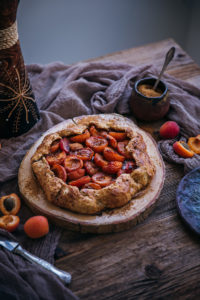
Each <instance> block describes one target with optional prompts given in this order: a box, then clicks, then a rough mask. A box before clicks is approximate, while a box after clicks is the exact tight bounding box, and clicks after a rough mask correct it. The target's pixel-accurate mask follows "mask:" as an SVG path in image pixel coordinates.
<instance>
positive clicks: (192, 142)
mask: <svg viewBox="0 0 200 300" xmlns="http://www.w3.org/2000/svg"><path fill="white" fill-rule="evenodd" d="M188 146H189V147H190V149H191V150H192V151H193V152H195V153H196V154H200V134H199V135H197V136H196V137H190V138H189V139H188Z"/></svg>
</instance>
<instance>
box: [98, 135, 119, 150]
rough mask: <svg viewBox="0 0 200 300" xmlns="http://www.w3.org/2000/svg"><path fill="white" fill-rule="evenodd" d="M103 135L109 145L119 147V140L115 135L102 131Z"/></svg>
mask: <svg viewBox="0 0 200 300" xmlns="http://www.w3.org/2000/svg"><path fill="white" fill-rule="evenodd" d="M101 135H102V136H103V137H104V138H106V139H107V141H108V144H109V146H111V147H112V148H117V141H116V139H115V138H114V137H113V136H111V135H110V134H108V133H107V132H106V131H102V132H101Z"/></svg>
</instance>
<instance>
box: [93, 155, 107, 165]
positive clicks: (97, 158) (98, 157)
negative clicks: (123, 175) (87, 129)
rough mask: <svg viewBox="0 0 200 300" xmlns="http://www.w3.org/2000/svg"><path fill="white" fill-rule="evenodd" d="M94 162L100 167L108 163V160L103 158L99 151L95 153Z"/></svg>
mask: <svg viewBox="0 0 200 300" xmlns="http://www.w3.org/2000/svg"><path fill="white" fill-rule="evenodd" d="M94 162H95V164H96V165H97V166H98V167H100V168H102V167H103V166H106V165H107V164H108V162H107V161H106V160H104V159H103V156H102V155H101V154H99V153H95V155H94Z"/></svg>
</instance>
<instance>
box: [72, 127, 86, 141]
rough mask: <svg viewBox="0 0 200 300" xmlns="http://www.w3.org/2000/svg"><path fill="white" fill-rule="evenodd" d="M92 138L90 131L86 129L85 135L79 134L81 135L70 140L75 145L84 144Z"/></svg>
mask: <svg viewBox="0 0 200 300" xmlns="http://www.w3.org/2000/svg"><path fill="white" fill-rule="evenodd" d="M89 137H90V133H89V131H88V130H87V129H86V130H85V132H84V133H82V134H79V135H75V136H73V137H71V138H70V142H73V143H83V142H85V140H86V139H88V138H89Z"/></svg>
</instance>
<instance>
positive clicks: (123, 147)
mask: <svg viewBox="0 0 200 300" xmlns="http://www.w3.org/2000/svg"><path fill="white" fill-rule="evenodd" d="M128 143H129V140H125V141H123V142H119V143H118V144H117V150H118V152H119V153H120V154H121V155H123V156H125V157H126V158H127V159H131V158H132V157H131V154H130V153H129V152H128V151H127V150H126V146H127V145H128Z"/></svg>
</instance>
